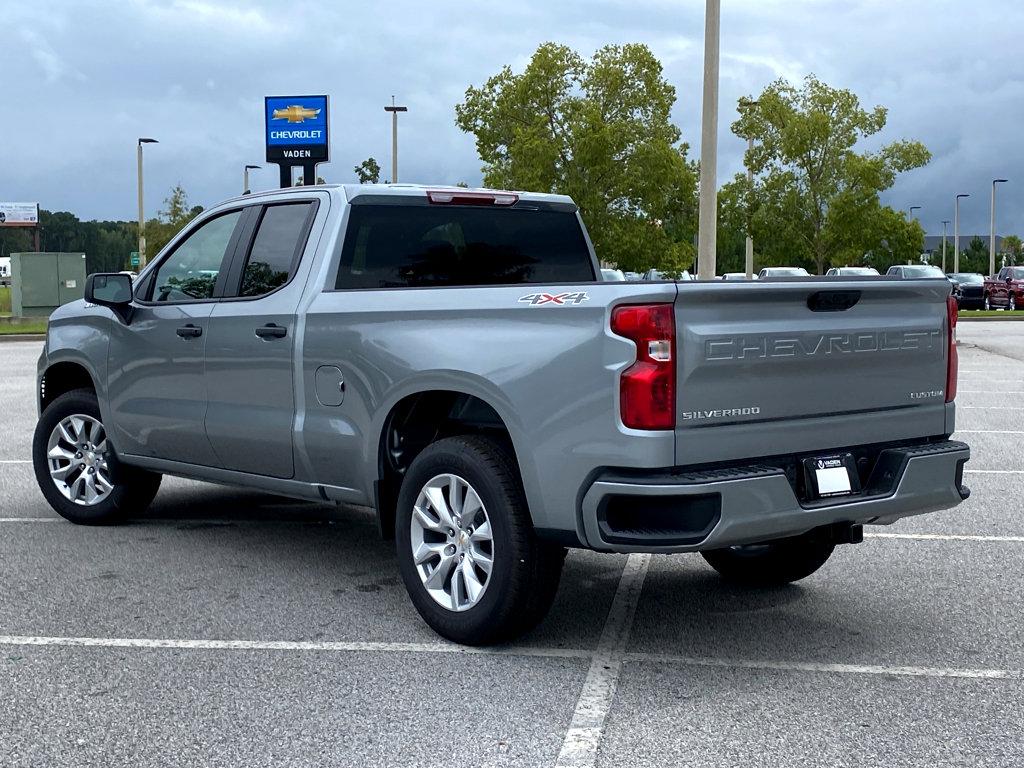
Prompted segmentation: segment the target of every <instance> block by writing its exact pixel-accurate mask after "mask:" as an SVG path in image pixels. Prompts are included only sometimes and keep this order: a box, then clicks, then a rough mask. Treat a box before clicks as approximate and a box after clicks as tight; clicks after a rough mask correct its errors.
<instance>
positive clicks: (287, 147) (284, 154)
mask: <svg viewBox="0 0 1024 769" xmlns="http://www.w3.org/2000/svg"><path fill="white" fill-rule="evenodd" d="M264 111H265V117H266V143H267V162H268V163H279V164H285V165H306V164H315V163H321V162H324V161H327V160H329V159H330V157H329V156H330V139H329V136H328V125H327V124H328V113H329V109H328V104H327V97H326V96H267V97H264Z"/></svg>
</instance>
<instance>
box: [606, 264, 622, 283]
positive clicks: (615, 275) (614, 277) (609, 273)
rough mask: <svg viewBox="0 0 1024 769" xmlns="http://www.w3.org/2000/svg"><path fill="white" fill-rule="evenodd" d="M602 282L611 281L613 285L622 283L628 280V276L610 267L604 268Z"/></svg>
mask: <svg viewBox="0 0 1024 769" xmlns="http://www.w3.org/2000/svg"><path fill="white" fill-rule="evenodd" d="M601 280H606V281H611V282H612V283H616V282H618V283H622V282H624V281H625V280H626V276H625V274H624V273H623V272H622V270H613V269H611V268H609V267H602V268H601Z"/></svg>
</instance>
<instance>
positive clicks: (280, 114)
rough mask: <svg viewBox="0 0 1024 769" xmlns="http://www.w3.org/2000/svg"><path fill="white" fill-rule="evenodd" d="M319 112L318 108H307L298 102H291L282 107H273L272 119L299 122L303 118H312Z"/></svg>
mask: <svg viewBox="0 0 1024 769" xmlns="http://www.w3.org/2000/svg"><path fill="white" fill-rule="evenodd" d="M319 114H320V110H319V109H309V108H308V107H303V106H301V105H299V104H291V105H289V106H287V107H285V108H284V109H275V110H274V115H273V119H274V120H287V121H288V122H289V123H301V122H303V121H304V120H307V119H308V120H312V119H313V118H315V117H316V116H317V115H319Z"/></svg>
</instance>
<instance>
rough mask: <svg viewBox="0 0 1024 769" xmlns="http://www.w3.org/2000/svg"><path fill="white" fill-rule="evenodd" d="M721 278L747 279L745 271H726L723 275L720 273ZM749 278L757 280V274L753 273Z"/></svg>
mask: <svg viewBox="0 0 1024 769" xmlns="http://www.w3.org/2000/svg"><path fill="white" fill-rule="evenodd" d="M721 279H722V280H746V279H747V273H745V272H727V273H725V274H724V275H722V278H721ZM750 279H751V280H757V276H756V275H753V276H751V278H750Z"/></svg>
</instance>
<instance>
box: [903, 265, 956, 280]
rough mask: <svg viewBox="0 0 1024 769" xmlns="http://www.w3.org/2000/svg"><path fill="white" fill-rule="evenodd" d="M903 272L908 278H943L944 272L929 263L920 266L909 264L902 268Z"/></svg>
mask: <svg viewBox="0 0 1024 769" xmlns="http://www.w3.org/2000/svg"><path fill="white" fill-rule="evenodd" d="M903 274H904V275H906V276H907V277H908V278H944V277H946V275H945V273H944V272H943V271H942V270H941V269H939V268H938V267H933V266H932V265H930V264H922V265H921V266H920V267H918V266H916V265H909V266H907V267H904V268H903Z"/></svg>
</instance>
